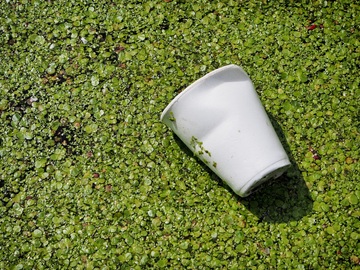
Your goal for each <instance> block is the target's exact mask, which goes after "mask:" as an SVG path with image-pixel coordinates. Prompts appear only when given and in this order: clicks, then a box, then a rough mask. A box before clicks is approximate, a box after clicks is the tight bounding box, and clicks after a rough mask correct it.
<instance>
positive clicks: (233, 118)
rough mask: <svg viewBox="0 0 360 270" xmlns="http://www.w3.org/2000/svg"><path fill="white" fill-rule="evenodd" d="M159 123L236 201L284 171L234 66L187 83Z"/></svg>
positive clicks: (280, 152) (249, 88)
mask: <svg viewBox="0 0 360 270" xmlns="http://www.w3.org/2000/svg"><path fill="white" fill-rule="evenodd" d="M161 121H163V122H164V123H165V124H166V125H167V126H168V127H170V128H171V129H172V130H173V131H174V133H175V134H176V135H177V136H178V137H179V138H180V139H181V140H182V141H183V142H184V143H185V144H186V145H187V146H188V147H189V148H190V149H191V151H192V152H193V153H194V154H195V155H196V156H198V157H199V158H200V159H201V160H202V161H203V162H204V163H205V164H206V165H207V166H208V167H209V168H210V169H211V170H212V171H213V172H215V173H216V174H217V175H218V176H219V177H220V178H221V179H222V180H223V181H225V182H226V183H227V184H228V185H229V186H230V187H231V189H232V190H233V191H234V192H235V193H236V194H238V195H240V196H241V197H246V196H248V195H249V194H250V193H251V192H252V191H253V190H254V188H255V187H257V186H258V185H259V184H261V183H263V182H265V181H267V180H268V179H271V178H277V177H279V176H280V175H281V174H282V173H283V172H285V171H286V169H287V168H288V167H289V166H290V161H289V158H288V156H287V154H286V152H285V150H284V148H283V146H282V145H281V142H280V140H279V138H278V136H277V134H276V132H275V130H274V128H273V126H272V125H271V122H270V120H269V118H268V116H267V114H266V112H265V109H264V108H263V106H262V104H261V102H260V99H259V97H258V95H257V93H256V91H255V89H254V86H253V84H252V82H251V80H250V78H249V77H248V75H247V74H246V73H245V72H244V70H243V69H242V68H241V67H239V66H237V65H228V66H224V67H222V68H219V69H217V70H214V71H212V72H210V73H208V74H207V75H205V76H204V77H202V78H200V79H199V80H197V81H195V82H194V83H192V84H191V85H190V86H189V87H187V88H186V89H185V90H184V91H183V92H181V93H180V94H179V95H177V96H176V97H175V98H174V99H173V100H172V101H171V102H170V104H169V105H168V106H167V107H166V108H165V110H164V111H163V113H162V115H161Z"/></svg>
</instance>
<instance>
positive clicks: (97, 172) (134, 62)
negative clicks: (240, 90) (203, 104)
mask: <svg viewBox="0 0 360 270" xmlns="http://www.w3.org/2000/svg"><path fill="white" fill-rule="evenodd" d="M95 2H96V3H94V1H36V0H21V1H11V0H4V1H1V2H0V43H1V50H0V63H1V64H0V123H1V125H0V134H1V136H0V232H1V233H0V268H1V269H64V268H71V269H73V268H75V269H76V268H77V269H83V268H85V269H93V268H106V267H107V268H109V269H115V268H120V269H121V268H123V269H130V268H134V269H146V268H149V267H154V268H161V267H163V268H174V269H177V268H190V269H207V268H224V269H241V268H247V269H269V268H273V269H279V268H280V269H281V268H296V267H298V268H311V269H317V268H320V269H351V268H352V269H354V268H356V267H359V263H360V253H359V250H360V246H359V243H360V241H359V237H360V233H359V230H360V229H359V228H360V219H359V218H360V209H359V199H360V190H359V189H360V188H359V175H360V172H359V145H360V139H359V138H360V136H359V127H360V126H359V109H358V108H359V96H360V93H359V81H360V77H359V64H360V63H359V59H360V57H359V56H360V55H359V54H360V51H359V48H360V41H359V40H360V35H359V30H360V29H359V21H360V18H359V14H360V8H359V5H358V4H356V1H350V0H344V1H312V3H311V4H309V5H307V4H300V3H297V1H280V2H273V3H272V2H270V1H233V0H230V1H217V0H215V1H203V0H200V1H195V3H194V1H193V2H189V1H181V0H177V1H175V0H167V1H162V0H158V1H132V0H129V1H112V2H110V1H95ZM284 14H286V16H284ZM227 64H236V65H240V66H242V67H243V68H244V70H246V72H247V73H248V74H249V76H250V77H251V80H252V81H253V83H254V85H255V89H256V90H257V92H258V94H259V96H260V99H261V101H262V104H263V105H264V107H265V109H266V110H267V113H268V114H269V115H270V116H271V118H272V119H273V122H274V123H273V124H274V125H275V126H277V130H278V133H279V134H280V135H279V136H280V137H281V139H282V140H283V144H284V146H285V148H286V150H287V152H288V155H289V157H290V158H291V162H292V164H293V166H292V168H291V169H290V170H289V171H288V172H287V173H286V174H285V175H284V176H282V177H281V178H280V179H279V180H278V181H276V182H273V183H269V184H268V185H265V187H264V188H263V189H261V190H259V191H257V192H256V193H254V194H253V195H251V196H250V197H249V198H246V199H241V198H239V197H238V196H236V195H235V194H234V193H232V192H231V190H230V189H229V188H227V187H226V185H224V184H223V183H222V182H221V181H220V180H219V179H218V178H217V177H216V176H215V175H214V174H213V173H212V172H211V171H210V170H208V169H207V168H206V166H204V165H202V163H201V162H199V160H198V159H197V157H196V156H194V155H192V154H191V153H189V151H187V150H186V147H184V145H182V143H181V142H180V141H179V139H177V138H176V137H175V136H174V135H173V134H172V132H171V131H170V130H169V129H168V128H167V127H166V126H165V125H164V124H162V123H161V122H160V120H159V118H160V114H161V112H162V111H163V109H164V108H165V107H166V105H167V104H168V103H169V102H170V101H171V100H172V99H173V98H174V97H175V96H176V95H177V94H178V93H179V92H181V91H182V90H183V89H185V88H186V86H188V85H189V84H190V83H192V82H193V81H195V80H196V79H198V78H201V77H202V76H204V75H205V74H206V73H208V72H210V71H212V70H215V69H216V68H219V67H221V66H224V65H227Z"/></svg>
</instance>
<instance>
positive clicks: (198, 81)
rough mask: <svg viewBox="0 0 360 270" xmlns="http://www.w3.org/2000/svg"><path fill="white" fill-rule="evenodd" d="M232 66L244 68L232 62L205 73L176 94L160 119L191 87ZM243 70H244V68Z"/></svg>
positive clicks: (162, 117) (161, 117) (161, 118)
mask: <svg viewBox="0 0 360 270" xmlns="http://www.w3.org/2000/svg"><path fill="white" fill-rule="evenodd" d="M231 68H236V69H240V70H242V68H241V67H240V66H238V65H235V64H230V65H226V66H223V67H220V68H217V69H215V70H213V71H211V72H209V73H207V74H205V75H204V76H202V77H201V78H199V79H197V80H196V81H194V82H193V83H191V84H190V85H189V86H188V87H186V88H185V89H184V90H183V91H182V92H181V93H179V94H178V95H176V96H175V97H174V98H173V100H172V101H171V102H170V103H169V104H168V105H167V106H166V108H165V109H164V110H163V112H162V113H161V116H160V120H161V121H163V119H164V117H165V114H166V113H167V112H168V111H169V110H170V108H171V107H172V106H173V105H174V104H175V103H176V102H177V101H178V100H179V99H180V98H181V97H182V96H183V95H185V94H187V93H188V92H190V91H191V89H193V88H194V87H195V86H196V85H198V84H199V83H201V82H202V81H204V80H206V79H207V78H209V77H212V76H214V75H215V74H217V73H220V72H224V71H226V70H228V69H231ZM242 71H243V70H242Z"/></svg>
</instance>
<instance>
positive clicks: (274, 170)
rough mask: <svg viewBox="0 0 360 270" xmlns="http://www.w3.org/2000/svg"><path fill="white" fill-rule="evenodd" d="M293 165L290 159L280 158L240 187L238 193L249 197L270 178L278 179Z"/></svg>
mask: <svg viewBox="0 0 360 270" xmlns="http://www.w3.org/2000/svg"><path fill="white" fill-rule="evenodd" d="M290 166H291V164H290V163H289V160H288V159H283V160H279V161H277V162H276V163H274V164H272V165H271V166H269V167H267V168H266V169H264V170H263V171H261V172H259V173H258V174H256V175H255V176H254V177H253V178H252V179H251V180H250V181H248V182H247V183H246V185H245V186H244V187H243V188H241V189H240V191H239V192H238V194H239V195H240V196H241V197H247V196H249V195H250V194H251V193H253V192H255V191H256V190H257V188H258V187H259V186H260V185H261V184H262V183H264V182H266V181H268V180H269V179H276V178H278V177H280V176H281V175H282V174H283V173H284V172H285V171H287V169H288V168H289V167H290Z"/></svg>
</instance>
